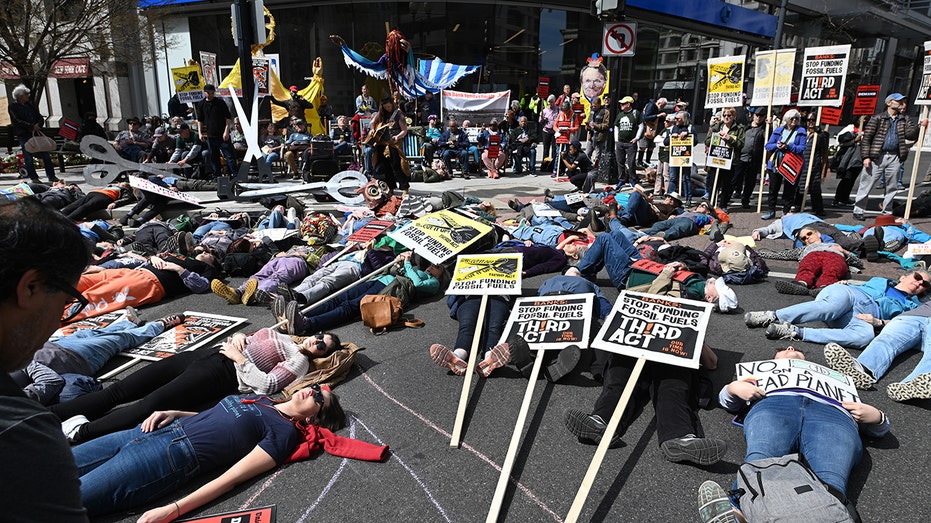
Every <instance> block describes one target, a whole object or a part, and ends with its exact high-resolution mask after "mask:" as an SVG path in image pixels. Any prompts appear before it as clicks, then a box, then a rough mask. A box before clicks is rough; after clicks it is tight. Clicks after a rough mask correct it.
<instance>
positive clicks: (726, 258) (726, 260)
mask: <svg viewBox="0 0 931 523" xmlns="http://www.w3.org/2000/svg"><path fill="white" fill-rule="evenodd" d="M705 257H706V259H707V260H708V274H711V275H714V276H721V277H723V278H724V281H726V282H727V283H731V284H734V285H747V284H751V283H758V282H761V281H763V279H764V278H766V276H767V275H768V274H769V267H767V265H766V261H764V260H763V258H762V257H761V256H760V255H759V253H758V252H757V251H756V250H754V249H753V248H752V247H749V246H747V245H744V244H742V243H739V242H730V241H728V240H721V241H719V242H717V243H715V242H711V243H710V244H709V245H708V248H706V249H705Z"/></svg>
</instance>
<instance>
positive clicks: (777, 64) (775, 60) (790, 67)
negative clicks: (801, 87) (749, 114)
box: [750, 49, 795, 107]
mask: <svg viewBox="0 0 931 523" xmlns="http://www.w3.org/2000/svg"><path fill="white" fill-rule="evenodd" d="M754 56H755V58H754V61H755V62H756V65H755V67H754V75H753V93H752V95H751V96H750V105H751V106H753V107H767V106H770V105H788V104H790V103H791V102H792V74H793V73H794V71H795V49H777V50H775V51H759V52H757V53H756V55H754ZM770 96H772V101H770Z"/></svg>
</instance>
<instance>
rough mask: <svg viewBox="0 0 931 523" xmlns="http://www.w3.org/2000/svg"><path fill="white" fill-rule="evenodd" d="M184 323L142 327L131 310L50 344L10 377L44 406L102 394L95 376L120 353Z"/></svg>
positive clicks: (173, 320)
mask: <svg viewBox="0 0 931 523" xmlns="http://www.w3.org/2000/svg"><path fill="white" fill-rule="evenodd" d="M182 323H184V315H183V314H170V315H168V316H165V317H164V318H160V319H157V320H155V321H150V322H148V323H142V321H141V320H140V319H139V316H138V315H137V313H136V310H135V309H133V308H132V307H127V308H126V312H125V313H124V315H123V317H122V318H120V319H118V320H116V321H115V322H113V323H111V324H110V325H107V326H106V327H101V328H99V329H79V330H77V331H75V332H74V333H73V334H70V335H68V336H63V337H61V338H58V339H57V340H55V341H47V342H45V345H44V346H43V347H42V348H41V349H39V351H38V352H36V354H35V356H33V357H32V363H30V364H29V366H28V367H26V368H25V369H23V370H21V371H17V372H13V373H10V376H11V377H12V378H13V381H16V382H17V384H18V385H20V386H21V387H23V392H25V393H26V395H27V396H29V397H30V398H32V399H34V400H36V401H38V402H39V403H41V404H43V405H53V404H55V403H59V402H65V401H68V400H72V399H74V398H77V397H78V396H82V395H84V394H86V393H88V392H94V391H97V390H100V388H101V386H100V383H98V382H97V380H95V379H93V376H94V375H95V374H97V372H99V371H100V369H102V368H103V366H104V364H106V363H107V361H109V360H110V358H112V357H113V356H116V355H117V354H119V353H120V352H122V351H124V350H126V349H130V348H133V347H138V346H139V345H142V344H143V343H146V342H147V341H149V340H151V339H152V338H154V337H156V336H158V335H159V334H161V333H162V332H164V331H165V330H167V329H171V328H173V327H175V326H177V325H181V324H182Z"/></svg>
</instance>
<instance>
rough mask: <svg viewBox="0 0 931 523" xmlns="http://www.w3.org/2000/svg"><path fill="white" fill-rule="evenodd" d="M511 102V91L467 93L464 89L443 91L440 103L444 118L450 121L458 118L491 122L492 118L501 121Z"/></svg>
mask: <svg viewBox="0 0 931 523" xmlns="http://www.w3.org/2000/svg"><path fill="white" fill-rule="evenodd" d="M510 102H511V91H500V92H497V93H466V92H462V91H449V90H443V91H441V96H440V105H441V110H442V115H441V116H442V119H443V120H446V121H448V120H449V119H450V118H456V119H457V120H459V123H462V120H463V119H469V120H472V121H473V122H490V121H491V120H492V118H497V119H498V121H501V120H502V119H503V118H504V113H506V112H507V110H508V104H509V103H510Z"/></svg>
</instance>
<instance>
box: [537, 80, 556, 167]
mask: <svg viewBox="0 0 931 523" xmlns="http://www.w3.org/2000/svg"><path fill="white" fill-rule="evenodd" d="M557 116H559V106H558V105H556V95H554V94H551V95H549V96H548V97H547V98H546V107H545V108H544V109H543V112H541V113H540V120H539V121H540V128H541V129H542V131H541V132H542V133H543V157H544V158H555V157H556V137H555V132H554V130H553V124H554V123H556V117H557Z"/></svg>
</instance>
